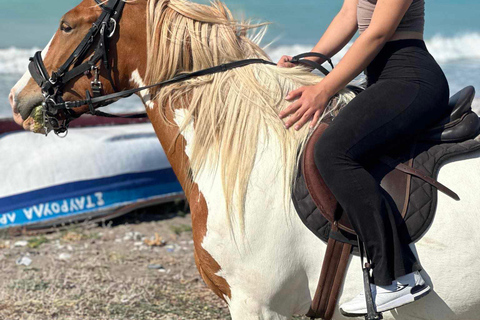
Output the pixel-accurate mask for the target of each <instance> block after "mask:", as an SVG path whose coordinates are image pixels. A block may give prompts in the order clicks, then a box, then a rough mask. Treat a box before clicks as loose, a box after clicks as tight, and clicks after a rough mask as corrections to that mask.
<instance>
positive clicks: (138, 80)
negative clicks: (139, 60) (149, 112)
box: [130, 69, 155, 109]
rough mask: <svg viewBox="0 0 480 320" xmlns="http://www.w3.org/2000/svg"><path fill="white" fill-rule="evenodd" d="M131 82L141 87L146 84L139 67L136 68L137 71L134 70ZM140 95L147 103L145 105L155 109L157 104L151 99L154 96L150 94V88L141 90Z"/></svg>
mask: <svg viewBox="0 0 480 320" xmlns="http://www.w3.org/2000/svg"><path fill="white" fill-rule="evenodd" d="M130 82H133V83H135V84H136V85H137V87H139V88H140V87H145V86H146V84H145V82H143V79H142V76H141V75H140V73H139V72H138V69H136V70H135V71H133V72H132V76H131V78H130ZM140 97H141V98H142V101H143V103H145V105H146V106H147V107H149V108H150V109H153V107H154V106H155V104H154V103H153V101H152V100H151V99H152V97H151V95H150V90H148V89H145V90H142V91H140Z"/></svg>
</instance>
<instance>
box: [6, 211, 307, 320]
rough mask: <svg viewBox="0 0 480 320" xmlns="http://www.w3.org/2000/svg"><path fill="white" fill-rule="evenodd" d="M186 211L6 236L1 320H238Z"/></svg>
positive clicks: (135, 215)
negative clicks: (203, 258) (209, 282)
mask: <svg viewBox="0 0 480 320" xmlns="http://www.w3.org/2000/svg"><path fill="white" fill-rule="evenodd" d="M185 211H188V210H187V209H186V208H185V204H184V203H183V202H177V203H175V204H173V203H172V204H167V205H162V206H157V207H155V208H149V209H143V210H139V211H136V212H134V213H131V214H129V215H128V216H125V217H120V218H117V219H115V220H112V221H107V222H106V223H104V224H103V225H97V224H93V225H92V224H86V223H84V224H78V225H74V226H70V227H68V228H67V229H65V230H58V231H56V232H53V233H50V234H46V235H36V236H21V237H11V236H8V234H6V233H3V234H2V235H1V238H0V320H3V319H6V320H7V319H8V320H14V319H29V320H30V319H32V320H33V319H35V320H37V319H42V320H43V319H82V320H87V319H92V320H93V319H95V320H100V319H157V320H159V319H172V320H173V319H230V316H229V313H228V308H227V306H226V304H225V303H224V302H223V301H222V300H221V299H219V298H218V297H217V296H216V295H215V294H213V292H212V291H210V289H208V288H207V287H206V285H205V284H204V282H203V280H202V279H201V277H200V275H199V273H198V271H197V269H196V266H195V262H194V258H193V241H192V234H191V220H190V214H189V213H184V212H185ZM295 319H305V318H303V317H296V318H295Z"/></svg>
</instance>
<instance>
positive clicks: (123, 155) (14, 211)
mask: <svg viewBox="0 0 480 320" xmlns="http://www.w3.org/2000/svg"><path fill="white" fill-rule="evenodd" d="M3 124H4V125H2V127H3V128H7V127H8V126H7V125H6V122H3ZM8 131H10V130H8ZM0 150H1V155H0V177H1V183H0V228H9V227H20V228H25V229H30V230H31V229H44V228H49V227H52V226H55V225H61V224H63V223H67V222H75V221H81V220H86V219H89V220H91V219H93V220H98V219H105V218H107V217H108V218H112V217H115V216H119V215H121V214H125V213H128V212H130V211H131V210H134V209H137V208H139V207H145V206H151V205H154V204H158V203H162V202H166V201H171V200H173V199H178V198H183V191H182V188H181V186H180V184H179V182H178V181H177V178H176V177H175V174H174V173H173V171H172V169H171V167H170V164H169V162H168V160H167V158H166V156H165V153H164V152H163V149H162V147H161V145H160V143H159V141H158V138H157V136H156V135H155V132H154V130H153V127H152V125H151V124H150V123H134V124H123V125H114V126H97V127H83V128H72V129H70V132H69V134H68V138H66V139H60V138H58V137H56V136H55V135H49V136H48V137H44V136H41V135H35V134H32V133H30V132H21V131H17V132H9V133H3V134H1V135H0Z"/></svg>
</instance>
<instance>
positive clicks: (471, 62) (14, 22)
mask: <svg viewBox="0 0 480 320" xmlns="http://www.w3.org/2000/svg"><path fill="white" fill-rule="evenodd" d="M198 2H202V3H206V2H207V1H203V0H199V1H198ZM223 2H225V3H226V4H227V6H228V7H229V8H230V9H231V11H232V12H233V14H234V16H235V17H236V18H237V19H251V20H252V21H253V22H270V25H269V27H268V30H267V33H266V35H265V37H264V40H263V42H262V43H263V45H264V46H265V48H266V51H267V53H268V54H269V55H270V57H271V58H272V59H273V60H274V61H277V60H278V59H279V58H280V57H281V56H282V55H284V54H288V55H295V54H298V53H302V52H306V51H310V50H311V49H312V47H313V46H314V45H315V44H316V43H317V41H318V40H319V39H320V37H321V36H322V34H323V32H324V31H325V30H326V28H327V27H328V25H329V23H330V21H331V20H332V19H333V18H334V16H335V15H336V13H337V12H338V11H339V9H340V8H341V6H342V3H343V1H340V0H299V1H286V0H224V1H223ZM78 3H80V0H42V1H39V0H16V1H9V0H0V117H1V118H8V117H11V110H10V106H9V103H8V94H9V92H10V89H11V88H12V87H13V85H14V84H15V83H16V81H17V80H18V79H20V77H21V76H22V74H23V73H24V72H25V71H26V70H27V65H28V58H29V57H31V56H32V55H33V53H34V52H35V51H37V50H40V49H41V48H43V47H44V46H45V45H46V44H47V43H48V41H49V40H50V38H51V37H52V35H53V34H54V32H55V31H56V29H57V28H58V25H59V21H60V18H61V17H62V15H63V14H64V13H65V12H67V11H68V10H69V9H71V8H73V7H74V6H75V5H77V4H78ZM425 11H426V18H425V20H426V24H425V42H426V44H427V48H428V50H429V52H430V53H431V54H432V55H433V56H434V58H435V59H436V60H437V62H438V63H439V64H440V66H441V67H442V69H443V71H444V73H445V74H446V76H447V79H448V81H449V84H450V93H451V94H453V93H455V92H457V91H458V90H460V89H462V88H463V87H465V86H468V85H473V86H474V87H475V88H476V89H477V90H480V21H479V19H480V1H479V0H426V9H425ZM356 37H357V36H355V37H354V39H352V41H354V40H355V39H356ZM350 45H351V43H350V44H349V45H347V46H346V47H345V48H344V49H343V50H342V51H341V52H339V53H338V54H337V55H336V56H335V57H334V58H333V61H334V63H338V61H339V60H340V59H341V57H342V56H343V55H344V54H345V52H346V51H347V49H348V47H349V46H350ZM479 96H480V94H479ZM474 105H475V109H476V110H477V111H478V110H479V109H480V97H479V98H477V99H475V101H474ZM142 108H143V106H142V105H141V103H140V101H139V99H138V98H137V97H131V98H129V99H126V100H123V101H119V102H117V103H116V104H114V105H113V106H112V107H110V110H109V111H113V112H127V111H135V112H136V111H139V110H141V109H142Z"/></svg>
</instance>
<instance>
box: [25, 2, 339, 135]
mask: <svg viewBox="0 0 480 320" xmlns="http://www.w3.org/2000/svg"><path fill="white" fill-rule="evenodd" d="M95 2H97V4H98V5H99V6H100V7H101V8H102V13H101V15H100V17H99V18H98V19H97V21H96V22H95V23H94V24H93V25H92V27H91V28H90V30H89V31H88V33H87V35H86V36H85V37H84V39H83V40H82V42H81V43H80V44H79V45H78V46H77V48H76V49H75V50H74V52H73V53H72V54H71V55H70V57H69V58H68V59H67V61H66V62H65V63H64V64H63V65H62V66H61V67H60V68H59V69H58V70H57V71H55V72H52V74H51V75H49V73H48V71H47V69H46V68H45V64H44V62H43V58H42V54H41V52H40V51H39V52H36V53H35V55H34V56H33V58H30V64H29V66H28V69H29V71H30V74H31V76H32V78H33V79H34V80H35V82H36V83H37V84H38V85H39V86H40V89H41V90H42V94H43V97H44V101H43V103H42V113H43V124H44V130H45V134H48V132H50V131H52V130H53V131H54V132H55V133H56V134H57V135H61V134H65V135H66V133H67V131H68V124H69V123H70V122H71V121H72V120H74V119H76V118H78V117H79V116H80V115H77V114H76V113H75V112H74V109H75V108H79V107H82V106H85V105H88V106H89V113H90V114H92V115H96V116H103V117H121V118H144V117H147V115H146V113H141V114H134V115H128V116H120V115H112V114H108V113H104V112H101V111H98V110H96V109H97V108H99V107H104V106H106V105H109V104H111V103H113V102H115V101H117V100H118V99H120V98H126V97H129V96H131V95H132V94H134V93H136V92H139V91H142V90H145V89H149V88H153V87H158V86H164V85H168V84H172V83H176V82H181V81H185V80H188V79H191V78H194V77H199V76H203V75H208V74H213V73H218V72H225V71H227V70H231V69H234V68H239V67H243V66H246V65H249V64H254V63H261V64H270V65H276V64H275V63H273V62H271V61H267V60H263V59H245V60H240V61H234V62H230V63H226V64H222V65H219V66H215V67H211V68H206V69H202V70H199V71H195V72H191V73H183V74H179V75H177V76H175V77H174V78H172V79H168V80H166V81H162V82H159V83H155V84H152V85H148V86H144V87H140V88H135V89H130V90H125V91H121V92H117V90H116V87H115V84H114V82H113V78H112V70H111V68H110V63H109V58H108V53H109V39H110V38H112V37H113V35H114V34H115V33H116V31H117V29H118V28H117V25H118V23H119V20H120V18H121V14H122V11H123V9H124V6H125V2H124V0H108V2H107V4H106V5H104V4H103V3H102V1H101V0H95ZM97 38H98V42H97V46H96V48H95V50H94V51H93V54H92V55H91V56H90V58H89V59H88V60H87V61H85V62H83V63H82V61H84V60H85V55H86V54H87V52H88V51H89V50H90V49H91V47H92V45H93V44H94V42H95V41H96V40H97ZM307 56H316V57H320V58H322V59H324V60H325V61H328V62H329V63H330V65H331V66H332V68H333V67H334V66H333V63H332V61H331V60H330V59H329V58H328V57H326V56H325V55H323V54H320V53H316V52H308V53H304V54H301V55H298V56H295V57H294V58H293V59H292V61H291V62H293V63H303V64H307V65H309V66H310V67H313V68H314V69H318V70H319V71H321V72H322V73H323V74H325V75H327V74H328V70H326V69H325V68H324V67H322V66H321V65H320V64H318V63H316V62H313V61H311V60H306V59H302V58H304V57H307ZM100 60H101V61H102V62H103V66H104V68H105V69H106V70H107V74H108V80H109V82H110V83H111V85H112V88H113V90H114V91H115V93H112V94H109V95H102V88H103V85H102V83H101V82H100V80H99V67H98V66H97V64H98V62H99V61H100ZM72 66H73V67H72ZM91 72H93V73H94V79H93V81H91V91H92V93H90V91H89V90H86V93H85V99H84V100H75V101H64V100H63V98H62V96H63V88H64V87H65V85H66V84H67V83H69V82H70V81H72V80H73V79H74V78H76V77H78V76H81V75H86V74H89V73H91ZM60 111H63V112H64V116H63V117H62V119H58V118H57V117H56V116H58V115H59V112H60Z"/></svg>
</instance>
